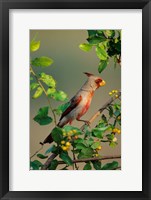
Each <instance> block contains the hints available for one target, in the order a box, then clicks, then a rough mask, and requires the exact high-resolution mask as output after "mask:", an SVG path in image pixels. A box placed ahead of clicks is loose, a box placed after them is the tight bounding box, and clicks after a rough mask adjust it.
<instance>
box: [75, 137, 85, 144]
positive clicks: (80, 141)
mask: <svg viewBox="0 0 151 200" xmlns="http://www.w3.org/2000/svg"><path fill="white" fill-rule="evenodd" d="M82 142H84V139H82V138H78V139H77V140H74V143H82Z"/></svg>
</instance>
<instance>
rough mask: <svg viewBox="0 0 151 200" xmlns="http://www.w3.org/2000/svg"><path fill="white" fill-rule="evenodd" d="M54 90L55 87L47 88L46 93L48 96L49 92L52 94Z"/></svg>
mask: <svg viewBox="0 0 151 200" xmlns="http://www.w3.org/2000/svg"><path fill="white" fill-rule="evenodd" d="M55 92H56V89H55V88H48V90H47V95H48V96H49V95H51V94H53V93H55Z"/></svg>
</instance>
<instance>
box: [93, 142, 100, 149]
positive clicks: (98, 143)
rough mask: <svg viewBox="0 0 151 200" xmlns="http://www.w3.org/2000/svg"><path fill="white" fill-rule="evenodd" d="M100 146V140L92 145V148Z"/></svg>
mask: <svg viewBox="0 0 151 200" xmlns="http://www.w3.org/2000/svg"><path fill="white" fill-rule="evenodd" d="M99 146H100V142H95V143H93V144H92V145H91V148H92V149H97V148H98V147H99Z"/></svg>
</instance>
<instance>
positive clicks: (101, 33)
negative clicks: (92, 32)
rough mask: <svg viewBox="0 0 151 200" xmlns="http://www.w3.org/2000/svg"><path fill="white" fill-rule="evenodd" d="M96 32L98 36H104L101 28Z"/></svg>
mask: <svg viewBox="0 0 151 200" xmlns="http://www.w3.org/2000/svg"><path fill="white" fill-rule="evenodd" d="M97 34H98V35H99V36H102V37H105V36H104V33H103V31H102V30H97Z"/></svg>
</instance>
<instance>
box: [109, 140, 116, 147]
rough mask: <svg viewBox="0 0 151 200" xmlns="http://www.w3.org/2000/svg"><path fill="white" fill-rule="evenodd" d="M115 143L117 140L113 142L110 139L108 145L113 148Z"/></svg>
mask: <svg viewBox="0 0 151 200" xmlns="http://www.w3.org/2000/svg"><path fill="white" fill-rule="evenodd" d="M116 145H117V142H113V141H111V142H110V144H109V146H110V147H112V148H115V147H116Z"/></svg>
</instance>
